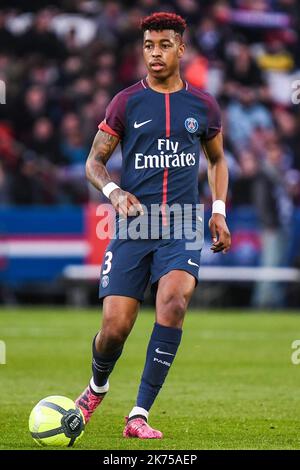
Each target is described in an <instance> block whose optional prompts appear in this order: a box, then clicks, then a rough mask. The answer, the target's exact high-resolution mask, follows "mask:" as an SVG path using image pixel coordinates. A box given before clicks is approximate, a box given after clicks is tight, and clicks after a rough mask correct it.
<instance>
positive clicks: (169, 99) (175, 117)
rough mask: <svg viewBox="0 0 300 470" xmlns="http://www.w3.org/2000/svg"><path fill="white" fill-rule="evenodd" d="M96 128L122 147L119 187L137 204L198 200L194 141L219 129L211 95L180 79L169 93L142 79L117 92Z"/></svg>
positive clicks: (219, 124)
mask: <svg viewBox="0 0 300 470" xmlns="http://www.w3.org/2000/svg"><path fill="white" fill-rule="evenodd" d="M99 129H101V130H103V131H105V132H108V133H110V134H113V135H116V136H118V137H119V138H120V140H121V146H122V155H123V159H122V173H121V187H122V189H124V190H125V191H129V192H130V193H132V194H134V195H135V196H136V197H137V198H138V199H139V201H140V202H141V203H142V204H145V205H146V206H147V207H150V205H151V204H163V205H164V204H169V205H172V204H174V203H178V204H181V205H182V204H198V203H199V202H200V201H199V195H198V168H199V154H200V141H201V140H209V139H212V138H213V137H214V136H215V135H217V133H218V132H220V130H221V114H220V109H219V107H218V105H217V103H216V101H215V99H214V98H213V97H212V96H211V95H210V94H208V93H206V92H204V91H202V90H200V89H198V88H195V87H194V86H192V85H190V84H189V83H187V82H185V86H184V88H182V89H181V90H179V91H177V92H174V93H160V92H157V91H154V90H153V89H151V88H150V87H149V86H148V84H147V82H146V80H141V81H139V82H138V83H136V84H134V85H133V86H131V87H129V88H126V89H124V90H122V91H121V92H120V93H118V94H117V95H116V96H115V97H114V98H113V100H112V101H111V103H110V104H109V105H108V107H107V110H106V115H105V119H104V121H103V122H102V123H101V124H100V125H99Z"/></svg>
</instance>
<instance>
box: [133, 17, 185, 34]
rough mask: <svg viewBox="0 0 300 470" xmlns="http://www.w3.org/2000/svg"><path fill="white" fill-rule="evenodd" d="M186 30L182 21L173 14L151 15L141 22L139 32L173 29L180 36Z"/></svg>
mask: <svg viewBox="0 0 300 470" xmlns="http://www.w3.org/2000/svg"><path fill="white" fill-rule="evenodd" d="M185 28H186V22H185V21H184V19H183V18H182V17H181V16H179V15H176V14H175V13H164V12H159V13H152V15H150V16H146V18H143V19H142V21H141V30H142V31H143V33H144V32H145V31H147V30H149V31H163V30H164V29H173V30H174V31H175V32H176V33H178V34H180V35H181V36H182V35H183V33H184V30H185Z"/></svg>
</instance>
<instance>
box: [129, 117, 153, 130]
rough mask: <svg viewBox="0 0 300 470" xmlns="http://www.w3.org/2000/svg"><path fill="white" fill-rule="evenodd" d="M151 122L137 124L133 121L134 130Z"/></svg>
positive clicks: (149, 120)
mask: <svg viewBox="0 0 300 470" xmlns="http://www.w3.org/2000/svg"><path fill="white" fill-rule="evenodd" d="M151 121H152V119H148V121H144V122H139V123H137V122H136V121H135V123H134V125H133V127H134V128H135V129H138V128H139V127H142V126H144V125H145V124H148V122H151Z"/></svg>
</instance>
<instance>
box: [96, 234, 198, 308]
mask: <svg viewBox="0 0 300 470" xmlns="http://www.w3.org/2000/svg"><path fill="white" fill-rule="evenodd" d="M189 241H190V240H187V239H184V238H183V239H176V238H171V239H157V240H152V239H147V240H143V239H138V240H133V239H127V240H121V239H118V238H115V239H113V240H112V241H111V242H110V244H109V245H108V247H107V249H106V252H105V255H104V257H103V263H102V266H101V277H100V290H99V297H100V298H103V297H106V296H107V295H122V296H126V297H133V298H135V299H137V300H140V301H143V299H144V292H145V289H146V287H147V284H148V282H149V280H150V282H151V284H155V283H156V282H157V281H158V280H159V279H160V278H161V277H162V276H163V275H164V274H167V273H168V272H170V271H172V270H174V269H179V270H183V271H186V272H188V273H190V274H192V275H193V276H194V277H195V279H196V281H197V282H198V279H199V267H200V256H201V248H199V247H198V248H197V249H190V248H189V249H187V245H186V244H187V243H188V242H189Z"/></svg>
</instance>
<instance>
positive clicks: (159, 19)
mask: <svg viewBox="0 0 300 470" xmlns="http://www.w3.org/2000/svg"><path fill="white" fill-rule="evenodd" d="M141 26H142V31H143V56H144V60H145V64H146V66H147V70H148V74H147V76H146V77H145V78H143V79H142V80H140V81H139V82H138V83H136V84H134V85H132V86H130V87H129V88H126V89H125V90H123V91H121V92H120V93H118V94H117V95H116V96H115V97H114V98H113V100H112V101H111V103H110V104H109V106H108V107H107V110H106V116H105V119H104V121H103V122H102V123H101V124H100V125H99V131H98V133H97V134H96V137H95V140H94V142H93V145H92V148H91V151H90V154H89V156H88V159H87V164H86V172H87V178H88V180H89V181H90V182H91V183H92V184H93V185H94V186H95V187H96V188H97V189H99V190H100V191H102V192H103V193H104V194H105V196H107V198H108V199H109V200H110V202H111V204H112V205H113V207H114V208H115V210H116V212H117V218H118V217H119V218H124V220H123V222H124V223H125V224H127V223H128V221H129V220H130V219H134V218H135V217H137V216H139V215H142V214H143V213H144V212H145V209H147V210H150V211H151V207H153V204H159V205H160V206H161V209H162V210H161V217H162V225H167V224H168V223H171V222H170V219H168V217H167V211H166V207H167V206H168V205H169V206H170V205H172V204H175V203H176V204H179V206H182V207H183V206H184V205H185V204H191V205H192V206H196V204H198V202H199V200H198V199H199V195H198V186H197V182H198V165H199V153H200V144H201V145H202V148H203V150H204V153H205V156H206V158H207V161H208V180H209V184H210V188H211V192H212V199H213V207H212V215H211V218H210V220H209V227H210V231H211V235H212V246H211V249H212V251H213V252H214V253H218V252H221V251H223V252H224V253H226V252H227V251H228V249H229V248H230V233H229V230H228V228H227V225H226V220H225V217H226V215H225V201H226V195H227V186H228V170H227V164H226V161H225V158H224V152H223V145H222V134H221V119H220V110H219V107H218V105H217V103H216V101H215V99H214V98H213V97H212V96H211V95H209V94H208V93H206V92H204V91H202V90H200V89H197V88H195V87H194V86H191V85H190V84H189V83H187V82H186V81H184V80H183V79H182V78H181V76H180V69H179V64H180V59H181V58H182V57H183V54H184V50H185V45H184V43H183V32H184V30H185V27H186V24H185V21H184V20H183V19H182V18H181V17H180V16H178V15H176V14H173V13H163V12H162V13H153V14H152V15H151V16H148V17H146V18H144V19H143V20H142V23H141ZM119 142H121V146H122V156H123V163H122V174H121V187H118V186H117V185H116V184H115V183H114V182H112V181H111V178H110V176H109V174H108V172H107V170H106V162H107V161H108V159H109V157H110V156H111V154H112V153H113V151H114V149H115V148H116V146H117V144H118V143H119ZM186 241H187V240H186V239H185V238H184V236H183V237H182V238H181V239H180V238H176V237H175V236H173V237H172V236H171V237H170V238H169V239H166V238H164V237H163V236H160V237H157V238H154V239H151V238H148V239H147V238H146V239H133V238H132V239H130V238H129V239H120V237H117V236H116V237H115V238H114V239H113V240H112V241H111V242H110V244H109V246H108V248H107V250H106V253H105V256H104V259H103V263H102V268H101V269H102V272H101V279H100V298H103V299H104V300H103V319H102V326H101V330H100V332H99V333H98V334H97V335H96V336H95V338H94V341H93V346H92V351H93V360H92V371H93V375H92V378H91V381H90V383H89V385H88V387H87V388H86V389H85V390H84V392H83V393H82V394H81V395H80V396H79V397H78V399H77V400H76V403H77V405H78V406H79V407H80V408H81V410H82V412H83V414H84V416H85V420H86V422H88V421H89V419H90V417H91V415H92V414H93V413H94V411H95V410H96V408H97V407H98V405H100V403H101V402H102V400H103V398H104V396H105V394H106V393H107V392H108V389H109V381H108V378H109V375H110V373H111V372H112V370H113V368H114V366H115V364H116V362H117V360H118V359H119V357H120V355H121V353H122V349H123V345H124V343H125V341H126V339H127V337H128V335H129V333H130V331H131V329H132V327H133V325H134V322H135V320H136V316H137V312H138V308H139V305H140V302H141V301H142V300H143V295H144V291H145V288H146V286H147V284H148V281H149V279H150V280H151V283H152V285H155V286H156V287H157V291H156V318H155V320H156V321H155V323H154V328H153V332H152V335H151V338H150V340H149V344H148V350H147V355H146V361H145V366H144V371H143V374H142V378H141V382H140V387H139V390H138V395H137V399H136V402H135V405H134V406H133V408H132V410H131V411H130V413H129V416H128V418H126V424H125V428H124V431H123V436H124V437H137V438H141V439H151V438H152V439H160V438H162V433H161V432H160V431H158V430H155V429H153V428H152V427H150V425H149V424H148V414H149V410H150V408H151V406H152V404H153V402H154V400H155V399H156V397H157V395H158V393H159V391H160V389H161V387H162V385H163V383H164V381H165V379H166V376H167V374H168V371H169V369H170V367H171V365H172V363H173V361H174V358H175V356H176V352H177V349H178V347H179V344H180V341H181V335H182V325H183V320H184V316H185V312H186V309H187V306H188V303H189V300H190V298H191V296H192V293H193V291H194V289H195V286H196V284H197V282H198V279H199V264H200V254H201V248H199V247H198V248H197V249H195V248H194V249H187V247H186Z"/></svg>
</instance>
